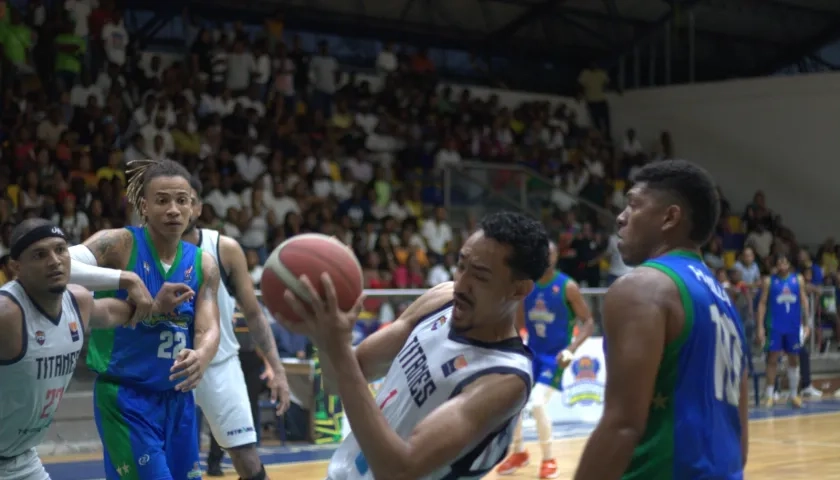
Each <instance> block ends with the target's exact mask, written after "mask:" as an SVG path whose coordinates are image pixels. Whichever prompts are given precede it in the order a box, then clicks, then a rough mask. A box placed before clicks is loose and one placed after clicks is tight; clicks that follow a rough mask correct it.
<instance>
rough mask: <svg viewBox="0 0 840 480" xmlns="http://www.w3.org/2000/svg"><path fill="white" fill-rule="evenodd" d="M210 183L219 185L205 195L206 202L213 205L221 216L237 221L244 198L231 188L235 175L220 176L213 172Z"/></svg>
mask: <svg viewBox="0 0 840 480" xmlns="http://www.w3.org/2000/svg"><path fill="white" fill-rule="evenodd" d="M210 183H211V185H217V187H215V188H213V189H212V190H210V192H209V193H208V194H207V195H205V196H204V203H206V204H207V205H210V206H211V207H213V209H214V210H215V211H216V212H217V213H218V215H219V217H220V218H222V219H224V220H226V221H231V222H233V223H236V221H237V220H238V219H239V215H240V212H241V211H242V199H241V198H240V197H239V195H237V194H236V193H235V192H234V191H233V190H231V188H232V187H233V177H232V176H231V175H224V176H221V178H220V176H219V174H218V173H213V174H212V175H211V177H210Z"/></svg>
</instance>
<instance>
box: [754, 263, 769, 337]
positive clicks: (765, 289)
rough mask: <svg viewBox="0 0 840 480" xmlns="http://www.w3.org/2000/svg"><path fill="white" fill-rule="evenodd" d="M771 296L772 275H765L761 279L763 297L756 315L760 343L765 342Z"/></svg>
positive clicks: (756, 328)
mask: <svg viewBox="0 0 840 480" xmlns="http://www.w3.org/2000/svg"><path fill="white" fill-rule="evenodd" d="M769 296H770V277H764V279H763V280H762V281H761V297H760V298H759V300H758V314H757V315H756V317H755V333H756V340H758V343H759V344H763V343H764V339H765V335H766V334H767V332H765V331H764V318H765V316H766V315H767V298H768V297H769Z"/></svg>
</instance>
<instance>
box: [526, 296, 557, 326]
mask: <svg viewBox="0 0 840 480" xmlns="http://www.w3.org/2000/svg"><path fill="white" fill-rule="evenodd" d="M528 320H531V321H532V322H543V323H552V322H554V312H552V311H551V310H549V308H548V305H546V304H545V299H544V298H543V296H542V294H539V295H538V296H537V299H536V300H535V301H534V307H533V308H532V309H530V310H528Z"/></svg>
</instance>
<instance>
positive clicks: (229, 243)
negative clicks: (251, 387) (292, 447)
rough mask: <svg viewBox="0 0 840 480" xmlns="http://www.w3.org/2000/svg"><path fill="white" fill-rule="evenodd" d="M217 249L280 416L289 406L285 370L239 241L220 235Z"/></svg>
mask: <svg viewBox="0 0 840 480" xmlns="http://www.w3.org/2000/svg"><path fill="white" fill-rule="evenodd" d="M219 250H220V253H221V258H222V259H224V260H227V262H228V265H227V266H228V268H227V271H228V272H230V279H231V282H232V284H233V294H234V296H235V297H236V301H237V302H238V303H239V306H240V308H241V309H242V313H243V314H244V315H245V322H246V323H247V324H248V330H249V331H250V332H251V337H253V339H254V343H255V344H256V346H257V350H258V351H259V353H260V354H262V357H263V359H264V361H265V362H266V363H268V366H269V367H271V370H272V374H273V375H272V378H269V379H267V381H268V383H269V388H270V389H271V390H272V396H278V395H279V396H281V397H282V398H273V400H275V401H278V402H279V403H278V411H279V412H280V413H282V412H284V411H286V409H287V408H288V407H289V395H288V389H289V387H288V382H287V380H286V371H285V369H284V368H283V362H282V361H281V360H280V352H279V351H278V350H277V343H276V342H275V341H274V334H273V333H272V331H271V325H269V323H268V319H266V318H265V315H264V314H263V309H262V307H261V306H260V302H259V301H258V300H257V294H256V292H254V282H253V281H252V280H251V275H250V272H248V262H247V261H246V259H245V252H244V251H242V247H241V246H240V245H239V242H237V241H236V240H234V239H232V238H230V237H226V236H224V235H221V236H219ZM220 288H221V287H220Z"/></svg>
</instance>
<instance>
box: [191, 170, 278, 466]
mask: <svg viewBox="0 0 840 480" xmlns="http://www.w3.org/2000/svg"><path fill="white" fill-rule="evenodd" d="M190 186H191V188H192V191H191V198H192V206H193V209H192V217H191V219H190V224H189V227H188V228H187V231H186V232H185V233H184V236H183V239H184V241H187V242H189V243H191V244H194V245H198V246H199V247H201V249H202V250H204V251H205V252H207V253H210V254H211V255H213V258H215V260H216V262H217V264H218V265H219V270H220V272H221V279H222V285H221V286H220V288H219V293H218V295H219V298H218V304H219V314H220V317H221V322H220V323H221V332H222V333H221V341H220V342H219V351H218V352H217V353H216V356H215V357H214V358H213V360H212V361H211V362H210V367H209V368H208V369H207V371H206V372H205V373H204V378H203V379H202V381H201V383H200V384H199V385H198V387H197V388H196V390H195V399H196V403H198V405H199V406H200V407H201V411H202V413H204V416H205V417H206V418H207V422H208V423H209V424H210V430H211V432H212V433H213V437H214V438H215V439H216V441H218V442H219V445H220V446H221V447H222V448H224V449H226V450H227V451H228V452H229V453H230V458H231V460H232V461H233V466H234V468H235V469H236V473H237V474H239V476H240V477H241V478H243V479H264V478H266V473H265V468H264V467H263V465H262V461H261V460H260V455H259V453H258V452H257V447H256V444H257V432H256V430H255V428H258V427H259V425H256V426H255V425H254V420H255V419H254V416H253V414H252V412H251V402H250V400H249V398H248V388H247V386H246V384H245V376H244V375H243V372H242V365H241V364H240V362H239V356H238V352H239V342H237V340H236V335H235V333H234V329H233V324H234V310H235V309H236V304H237V302H238V303H239V305H240V309H241V311H242V313H243V314H244V316H245V321H246V322H247V325H248V329H249V331H250V332H251V336H252V337H253V339H254V341H255V343H256V346H257V349H258V351H259V352H260V354H261V355H262V356H263V358H265V359H266V363H267V365H268V368H266V371H265V373H263V379H264V380H265V381H266V383H267V385H268V387H269V389H270V391H271V400H272V401H273V402H277V414H278V415H281V414H282V413H283V412H285V411H286V409H288V408H289V385H288V383H287V381H286V372H285V370H284V369H283V363H282V361H281V360H280V354H279V352H278V350H277V344H276V343H275V342H274V335H273V334H272V331H271V326H270V325H269V323H268V320H266V318H265V315H263V310H262V307H261V306H260V303H259V301H257V296H256V294H255V293H254V284H253V282H252V280H251V275H250V272H249V271H248V263H247V262H246V261H245V252H243V251H242V247H240V246H239V242H237V241H236V240H234V239H232V238H230V237H227V236H224V235H222V234H220V233H219V232H218V231H216V230H209V229H205V228H196V223H197V222H198V218H199V217H200V216H201V209H202V202H201V190H202V185H201V182H200V181H199V180H198V178H197V177H196V176H195V175H193V177H192V178H191V179H190ZM212 453H213V452H212V451H211V454H212ZM221 461H222V458H221V456H219V455H218V454H217V455H216V456H212V457H211V456H208V458H207V467H208V468H207V472H208V474H219V475H220V474H221V473H222V472H221Z"/></svg>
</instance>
